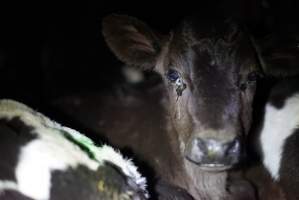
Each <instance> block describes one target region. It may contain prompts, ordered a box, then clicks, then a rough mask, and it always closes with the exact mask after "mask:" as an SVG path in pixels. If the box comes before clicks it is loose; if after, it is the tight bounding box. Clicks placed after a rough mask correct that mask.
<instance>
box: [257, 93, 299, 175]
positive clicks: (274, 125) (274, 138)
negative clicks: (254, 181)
mask: <svg viewBox="0 0 299 200" xmlns="http://www.w3.org/2000/svg"><path fill="white" fill-rule="evenodd" d="M298 125H299V94H296V95H294V96H292V97H290V98H288V99H287V100H286V101H285V105H284V107H283V108H281V109H277V108H275V107H274V106H272V105H271V104H267V105H266V110H265V118H264V126H263V129H262V132H261V136H260V141H261V147H262V153H263V156H264V159H263V163H264V165H265V167H266V168H267V169H268V170H269V172H270V173H271V175H272V177H273V178H274V179H275V180H278V179H279V169H280V161H281V156H282V155H281V154H282V151H283V146H284V143H285V140H286V139H287V138H288V137H289V136H290V135H291V134H292V133H293V131H294V129H296V128H298Z"/></svg>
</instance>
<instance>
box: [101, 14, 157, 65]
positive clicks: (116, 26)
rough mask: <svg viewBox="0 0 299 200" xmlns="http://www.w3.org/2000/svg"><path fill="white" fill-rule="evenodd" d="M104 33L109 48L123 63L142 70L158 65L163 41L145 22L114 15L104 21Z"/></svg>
mask: <svg viewBox="0 0 299 200" xmlns="http://www.w3.org/2000/svg"><path fill="white" fill-rule="evenodd" d="M102 31H103V35H104V38H105V41H106V42H107V44H108V46H109V48H110V49H111V50H112V52H113V53H114V54H115V55H116V56H117V57H118V59H120V60H121V61H123V62H125V63H126V64H128V65H133V66H137V67H141V68H142V69H152V68H153V67H154V66H155V65H156V60H157V58H158V55H159V53H160V50H161V45H162V44H161V43H162V39H161V37H159V35H158V34H156V33H154V31H152V30H151V29H150V28H149V27H148V26H147V25H146V24H144V23H143V22H141V21H139V20H138V19H136V18H133V17H129V16H126V15H116V14H112V15H109V16H107V17H105V18H104V19H103V24H102Z"/></svg>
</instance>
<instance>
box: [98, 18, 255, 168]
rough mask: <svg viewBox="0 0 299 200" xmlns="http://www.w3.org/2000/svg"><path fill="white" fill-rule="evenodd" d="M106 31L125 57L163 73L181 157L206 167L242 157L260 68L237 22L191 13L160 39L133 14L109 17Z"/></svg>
mask: <svg viewBox="0 0 299 200" xmlns="http://www.w3.org/2000/svg"><path fill="white" fill-rule="evenodd" d="M103 34H104V37H105V39H106V42H107V43H108V45H109V47H110V48H111V49H112V51H113V52H114V53H115V54H116V56H117V57H118V58H119V59H120V60H122V61H124V62H125V63H127V64H130V65H135V66H138V67H140V68H142V69H154V70H155V71H157V72H158V73H159V74H160V75H161V76H162V78H163V80H164V83H165V87H166V91H167V93H168V95H167V96H168V101H167V104H166V106H167V109H168V111H169V116H170V123H171V126H172V127H173V128H172V132H173V133H171V134H173V137H177V138H178V140H179V141H180V147H178V148H180V152H181V153H182V156H184V157H185V158H186V159H188V160H189V161H191V162H193V163H195V164H197V165H198V166H200V167H201V168H203V169H206V170H224V169H227V168H230V167H231V166H233V165H234V164H235V163H237V162H238V161H239V158H240V154H241V149H242V148H241V146H242V145H241V143H242V142H241V140H242V135H244V134H245V133H246V132H247V131H248V129H249V125H250V120H251V103H252V99H253V95H254V91H255V79H256V76H257V66H256V59H255V55H254V50H253V48H252V47H251V44H250V40H249V37H248V36H247V35H246V34H244V33H243V32H242V31H241V30H240V29H239V28H238V26H237V25H235V24H233V23H231V22H228V21H223V22H218V21H214V22H213V21H212V22H206V21H198V20H195V19H192V18H190V19H186V20H185V21H183V22H182V23H181V24H180V25H179V26H178V27H177V29H175V31H173V32H171V33H170V34H169V36H161V35H159V34H157V33H155V32H154V31H152V30H150V29H149V28H148V27H147V26H146V25H145V24H143V23H142V22H140V21H138V20H137V19H135V18H132V17H127V16H120V15H111V16H108V17H106V18H105V19H104V21H103Z"/></svg>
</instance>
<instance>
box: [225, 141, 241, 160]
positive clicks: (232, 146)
mask: <svg viewBox="0 0 299 200" xmlns="http://www.w3.org/2000/svg"><path fill="white" fill-rule="evenodd" d="M240 146H241V145H240V140H238V139H235V140H234V141H232V142H231V143H229V144H228V146H227V151H226V153H227V154H228V155H233V156H239V155H240Z"/></svg>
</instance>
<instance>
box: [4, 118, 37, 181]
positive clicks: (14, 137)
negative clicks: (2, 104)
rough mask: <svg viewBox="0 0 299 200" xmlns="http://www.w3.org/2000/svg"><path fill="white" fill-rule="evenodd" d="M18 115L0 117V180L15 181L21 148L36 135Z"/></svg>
mask: <svg viewBox="0 0 299 200" xmlns="http://www.w3.org/2000/svg"><path fill="white" fill-rule="evenodd" d="M32 130H33V127H30V126H28V125H26V124H24V122H22V120H20V118H19V117H14V118H12V119H11V120H8V119H0V160H1V161H0V180H1V179H2V180H12V181H15V180H16V177H15V168H16V166H17V163H18V158H19V155H20V150H21V148H22V147H23V146H24V145H26V144H27V143H28V142H30V141H32V140H34V139H35V138H36V136H35V135H34V134H33V132H32Z"/></svg>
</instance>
